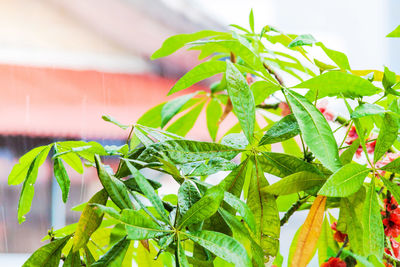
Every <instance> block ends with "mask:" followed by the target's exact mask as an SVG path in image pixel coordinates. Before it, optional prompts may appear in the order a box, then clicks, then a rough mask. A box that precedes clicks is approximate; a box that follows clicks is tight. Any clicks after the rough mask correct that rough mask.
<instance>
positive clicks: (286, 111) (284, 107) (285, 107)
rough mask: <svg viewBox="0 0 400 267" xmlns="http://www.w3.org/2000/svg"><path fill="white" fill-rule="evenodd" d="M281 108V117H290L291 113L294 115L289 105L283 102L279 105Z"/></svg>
mask: <svg viewBox="0 0 400 267" xmlns="http://www.w3.org/2000/svg"><path fill="white" fill-rule="evenodd" d="M279 108H280V109H281V116H283V117H285V116H287V115H289V114H290V113H292V112H291V111H290V108H289V105H288V104H287V103H285V102H281V103H279Z"/></svg>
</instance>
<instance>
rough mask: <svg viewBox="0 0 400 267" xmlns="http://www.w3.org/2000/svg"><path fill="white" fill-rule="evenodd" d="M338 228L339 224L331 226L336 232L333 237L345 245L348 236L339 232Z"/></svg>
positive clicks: (335, 223)
mask: <svg viewBox="0 0 400 267" xmlns="http://www.w3.org/2000/svg"><path fill="white" fill-rule="evenodd" d="M336 226H337V222H334V223H332V225H331V229H332V230H334V231H335V234H334V235H333V239H335V240H336V241H337V242H339V243H343V242H344V240H345V239H346V237H347V234H344V233H342V232H340V231H338V230H337V228H336Z"/></svg>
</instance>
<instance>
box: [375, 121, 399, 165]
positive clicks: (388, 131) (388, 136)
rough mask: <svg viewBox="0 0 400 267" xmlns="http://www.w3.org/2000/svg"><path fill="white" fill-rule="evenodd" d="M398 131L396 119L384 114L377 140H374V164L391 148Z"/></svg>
mask: <svg viewBox="0 0 400 267" xmlns="http://www.w3.org/2000/svg"><path fill="white" fill-rule="evenodd" d="M398 129H399V128H398V125H397V120H396V118H394V117H393V115H391V114H389V113H386V114H385V116H384V118H383V122H382V125H381V129H380V131H379V135H378V139H377V140H376V145H375V151H374V163H376V162H377V161H378V160H379V159H380V158H381V157H382V156H383V155H385V153H386V152H387V151H388V150H389V149H390V148H391V147H392V145H393V143H394V141H396V139H397V131H398Z"/></svg>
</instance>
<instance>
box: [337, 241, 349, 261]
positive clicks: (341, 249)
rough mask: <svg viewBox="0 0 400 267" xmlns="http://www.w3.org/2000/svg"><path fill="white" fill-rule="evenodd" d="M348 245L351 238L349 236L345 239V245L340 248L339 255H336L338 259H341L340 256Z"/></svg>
mask: <svg viewBox="0 0 400 267" xmlns="http://www.w3.org/2000/svg"><path fill="white" fill-rule="evenodd" d="M347 243H349V237H348V236H346V238H345V239H344V242H343V245H342V246H341V247H340V249H339V251H338V253H337V254H336V258H339V257H340V255H341V254H342V252H343V249H344V248H345V247H346V246H347Z"/></svg>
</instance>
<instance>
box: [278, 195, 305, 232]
mask: <svg viewBox="0 0 400 267" xmlns="http://www.w3.org/2000/svg"><path fill="white" fill-rule="evenodd" d="M309 197H310V196H307V197H305V198H301V199H299V200H297V201H296V203H294V204H293V205H292V206H291V207H290V208H289V209H288V211H287V212H286V213H285V215H283V217H282V219H281V226H283V225H284V224H285V223H287V222H288V220H289V218H290V216H292V215H293V213H295V212H296V211H297V210H298V209H299V208H300V207H301V205H303V204H304V203H305V202H306V201H307V199H308V198H309Z"/></svg>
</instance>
